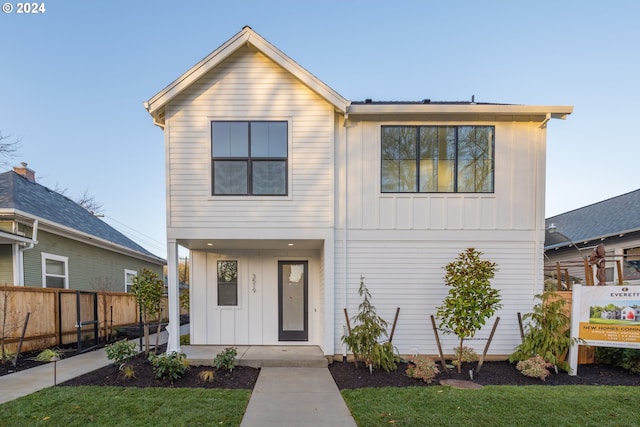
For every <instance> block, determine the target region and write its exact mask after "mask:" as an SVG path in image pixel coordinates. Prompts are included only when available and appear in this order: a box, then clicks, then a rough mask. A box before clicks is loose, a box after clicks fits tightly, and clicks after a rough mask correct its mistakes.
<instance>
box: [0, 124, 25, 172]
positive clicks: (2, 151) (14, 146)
mask: <svg viewBox="0 0 640 427" xmlns="http://www.w3.org/2000/svg"><path fill="white" fill-rule="evenodd" d="M9 138H11V135H2V131H0V165H3V166H7V165H8V164H9V160H10V159H13V158H14V157H16V155H17V153H18V150H20V148H21V145H20V142H21V141H22V138H16V139H15V140H13V141H8V139H9Z"/></svg>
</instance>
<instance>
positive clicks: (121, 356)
mask: <svg viewBox="0 0 640 427" xmlns="http://www.w3.org/2000/svg"><path fill="white" fill-rule="evenodd" d="M136 347H137V346H136V344H135V343H133V342H130V341H128V340H127V339H123V340H120V341H116V342H114V343H113V344H109V345H107V346H105V351H106V353H107V359H109V360H113V362H114V363H115V364H116V365H118V369H122V367H123V366H124V364H125V363H127V362H128V361H129V360H131V358H133V357H135V356H137V355H138V350H137V349H136Z"/></svg>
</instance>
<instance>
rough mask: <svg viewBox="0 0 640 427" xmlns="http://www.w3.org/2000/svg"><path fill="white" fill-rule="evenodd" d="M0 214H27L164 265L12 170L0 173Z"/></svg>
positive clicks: (122, 236)
mask: <svg viewBox="0 0 640 427" xmlns="http://www.w3.org/2000/svg"><path fill="white" fill-rule="evenodd" d="M0 213H9V214H12V213H13V214H14V215H27V216H29V217H32V218H33V219H38V220H39V221H40V223H41V224H46V225H48V226H50V227H52V228H55V229H60V230H64V231H65V234H69V233H72V234H76V237H77V238H78V239H80V240H82V241H85V242H88V243H90V244H94V245H95V244H98V243H102V244H101V246H103V247H104V246H111V249H112V250H120V251H121V252H122V249H124V252H126V253H129V254H130V255H136V256H138V257H142V258H143V259H145V260H147V261H150V262H154V263H157V264H165V261H164V260H163V259H161V258H159V257H157V256H155V255H154V254H152V253H151V252H149V251H147V250H146V249H145V248H143V247H142V246H140V245H138V244H137V243H135V242H134V241H133V240H131V239H129V238H128V237H126V236H125V235H123V234H122V233H120V232H119V231H117V230H115V229H114V228H112V227H111V226H110V225H108V224H107V223H105V222H104V221H102V220H100V219H99V218H97V217H96V216H95V215H93V214H91V213H90V212H89V211H87V210H86V209H84V208H83V207H82V206H80V205H78V204H77V203H76V202H74V201H73V200H71V199H69V198H67V197H65V196H63V195H62V194H60V193H58V192H56V191H53V190H50V189H49V188H47V187H45V186H43V185H40V184H38V183H36V182H32V181H29V180H28V179H27V178H25V177H23V176H22V175H20V174H18V173H16V172H14V171H9V172H5V173H2V174H0ZM89 240H92V242H89ZM94 240H95V241H94Z"/></svg>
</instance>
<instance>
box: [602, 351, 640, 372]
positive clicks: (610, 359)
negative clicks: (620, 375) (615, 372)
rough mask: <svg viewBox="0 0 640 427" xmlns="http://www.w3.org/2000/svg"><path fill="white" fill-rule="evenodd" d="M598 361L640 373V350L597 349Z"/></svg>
mask: <svg viewBox="0 0 640 427" xmlns="http://www.w3.org/2000/svg"><path fill="white" fill-rule="evenodd" d="M596 361H597V362H598V363H602V364H603V365H611V366H618V367H620V368H623V369H626V370H627V371H629V372H633V373H640V350H639V349H633V348H614V347H596Z"/></svg>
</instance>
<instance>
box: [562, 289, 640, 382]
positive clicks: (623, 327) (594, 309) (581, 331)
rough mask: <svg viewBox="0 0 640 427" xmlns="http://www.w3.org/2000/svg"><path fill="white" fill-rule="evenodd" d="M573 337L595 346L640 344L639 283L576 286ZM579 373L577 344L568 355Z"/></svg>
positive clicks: (572, 316)
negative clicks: (632, 284)
mask: <svg viewBox="0 0 640 427" xmlns="http://www.w3.org/2000/svg"><path fill="white" fill-rule="evenodd" d="M571 337H572V338H580V339H582V340H584V341H586V343H587V344H588V345H592V346H596V347H626V348H640V286H581V285H575V286H574V287H573V297H572V307H571ZM569 363H570V365H571V371H572V375H576V374H577V367H578V345H574V346H573V347H572V348H571V354H570V356H569Z"/></svg>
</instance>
